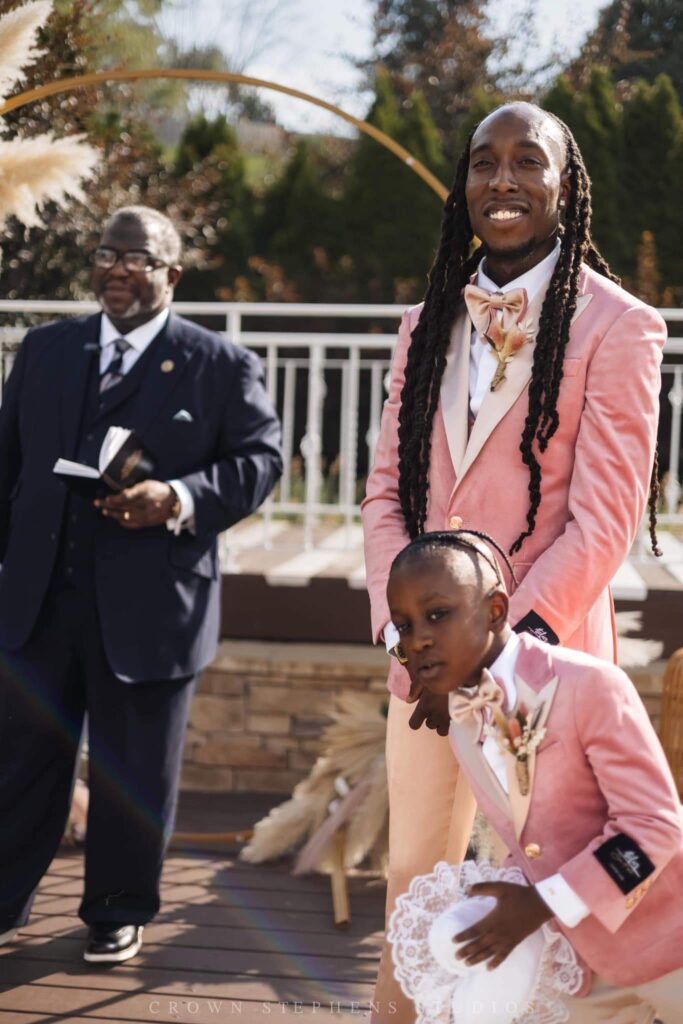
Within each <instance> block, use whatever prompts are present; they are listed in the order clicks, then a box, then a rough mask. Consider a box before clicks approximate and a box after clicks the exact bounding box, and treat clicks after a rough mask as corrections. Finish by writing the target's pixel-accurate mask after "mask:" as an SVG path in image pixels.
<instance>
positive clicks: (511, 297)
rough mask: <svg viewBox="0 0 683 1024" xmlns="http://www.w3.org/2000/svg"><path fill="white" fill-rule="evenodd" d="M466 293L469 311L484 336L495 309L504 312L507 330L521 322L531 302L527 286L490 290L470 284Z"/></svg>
mask: <svg viewBox="0 0 683 1024" xmlns="http://www.w3.org/2000/svg"><path fill="white" fill-rule="evenodd" d="M464 294H465V305H466V306H467V312H468V313H469V314H470V318H471V320H472V323H473V324H474V326H475V327H476V329H477V331H478V332H479V334H480V335H481V336H482V338H483V337H484V335H485V334H486V333H487V332H488V328H489V324H490V323H491V317H492V316H493V311H494V310H500V311H501V312H502V314H503V316H502V327H503V329H504V330H506V331H507V330H509V328H510V327H512V326H513V325H514V324H518V323H519V322H520V320H521V319H522V317H523V316H524V314H525V313H526V310H527V306H528V304H529V302H528V298H527V293H526V288H515V289H513V291H511V292H490V291H488V289H487V288H479V287H478V286H477V285H475V284H468V285H466V286H465V293H464Z"/></svg>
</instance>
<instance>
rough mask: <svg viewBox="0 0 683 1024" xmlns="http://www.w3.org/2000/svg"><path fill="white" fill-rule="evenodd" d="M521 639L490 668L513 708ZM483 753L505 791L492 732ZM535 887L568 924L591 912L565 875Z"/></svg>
mask: <svg viewBox="0 0 683 1024" xmlns="http://www.w3.org/2000/svg"><path fill="white" fill-rule="evenodd" d="M519 648H520V639H519V636H518V635H517V633H511V634H510V637H509V639H508V641H507V643H506V644H505V647H504V648H503V650H502V651H501V653H500V654H499V655H498V657H497V658H496V660H495V661H494V663H493V664H492V665H491V666H490V668H489V672H490V673H491V675H492V676H493V677H494V678H495V679H496V681H497V682H498V683H500V684H502V686H503V688H504V690H505V708H506V710H507V711H510V710H511V709H512V708H514V706H515V704H516V703H517V685H516V683H515V666H516V664H517V656H518V654H519ZM482 753H483V755H484V757H485V758H486V760H487V761H488V763H489V766H490V768H491V770H492V771H493V773H494V775H495V776H496V778H497V779H498V782H499V783H500V786H501V788H502V789H503V790H504V792H505V793H506V794H508V793H509V792H510V791H509V789H508V777H507V768H506V757H505V754H503V752H502V750H501V749H500V747H499V746H498V743H497V742H496V740H495V739H494V737H493V736H487V737H486V738H485V739H484V742H483V743H482ZM536 890H537V892H538V894H539V896H540V897H541V899H542V900H543V902H544V903H547V905H548V906H549V907H550V909H551V910H552V912H553V914H554V915H555V917H556V918H557V919H558V921H561V922H562V924H563V925H565V927H567V928H575V927H576V925H577V924H580V923H581V921H583V919H584V917H587V916H588V914H590V910H589V909H588V907H587V906H586V904H585V903H584V902H583V900H582V899H581V897H580V896H578V895H577V894H576V893H575V892H574V890H573V889H572V888H571V886H570V885H569V884H568V883H567V882H566V881H565V880H564V878H563V877H562V875H560V874H556V875H551V876H550V877H549V878H544V879H543V881H541V882H537V883H536Z"/></svg>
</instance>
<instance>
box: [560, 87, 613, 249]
mask: <svg viewBox="0 0 683 1024" xmlns="http://www.w3.org/2000/svg"><path fill="white" fill-rule="evenodd" d="M542 106H543V107H544V108H545V109H546V110H550V111H551V112H552V113H553V114H556V115H557V116H558V117H560V118H562V120H563V121H564V122H565V123H566V124H567V125H568V126H569V128H570V129H571V131H572V132H573V134H574V136H575V138H576V141H577V142H578V144H579V147H580V149H581V152H582V154H583V158H584V161H585V163H586V167H587V169H588V173H589V174H590V176H591V180H592V186H593V235H594V237H595V239H596V241H597V243H598V245H599V247H600V249H601V250H602V251H603V252H604V254H605V256H606V258H607V259H608V261H610V262H611V263H612V262H613V263H615V265H618V263H619V261H620V260H621V258H622V255H623V253H622V247H623V237H622V227H623V219H624V218H623V210H622V207H621V182H620V172H621V168H622V163H623V162H622V148H623V140H622V124H621V111H620V108H619V104H618V102H617V97H616V94H615V91H614V87H613V86H612V83H611V81H610V78H609V75H608V74H607V72H606V71H605V70H604V69H602V68H596V69H594V70H593V72H592V74H591V76H590V79H589V81H588V83H587V84H586V86H585V87H584V88H583V89H580V90H578V91H576V90H575V89H574V88H573V87H572V85H571V83H570V81H569V79H568V78H567V77H566V76H564V75H561V76H560V77H559V78H558V79H557V80H556V81H555V82H554V84H553V86H552V87H551V89H550V90H549V92H548V93H547V94H546V95H545V97H544V98H543V100H542Z"/></svg>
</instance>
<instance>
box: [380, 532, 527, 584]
mask: <svg viewBox="0 0 683 1024" xmlns="http://www.w3.org/2000/svg"><path fill="white" fill-rule="evenodd" d="M471 537H476V538H477V539H478V540H482V541H484V543H485V544H490V545H491V547H492V548H494V549H495V550H496V551H497V552H498V554H499V555H500V557H501V558H502V559H503V562H504V563H505V567H506V568H507V570H508V572H509V573H510V578H511V579H512V582H513V584H514V585H515V586H517V577H516V576H515V570H514V569H513V568H512V564H511V562H510V560H509V558H508V556H507V555H506V554H505V552H504V551H503V549H502V548H501V547H500V545H499V544H498V543H497V542H496V541H495V540H494V539H493V537H490V536H489V535H488V533H484V532H483V530H434V531H432V532H431V533H421V534H419V535H418V536H417V537H414V538H413V540H411V541H410V543H408V544H407V545H406V546H405V547H404V548H403V550H402V551H399V553H398V555H397V556H396V558H395V559H394V562H393V564H392V567H391V568H392V569H393V568H394V567H398V566H400V565H401V563H402V562H403V560H404V559H405V558H408V557H409V556H410V554H411V553H412V552H418V551H420V550H424V551H428V550H430V549H431V550H437V549H438V548H459V549H460V550H464V551H471V552H473V553H474V554H475V555H478V556H479V557H480V558H483V559H484V561H485V562H486V563H487V565H489V566H490V568H491V569H493V571H494V573H495V576H496V579H497V580H498V582H499V583H502V582H503V580H502V576H501V572H500V566H499V565H498V562H497V561H496V559H495V558H494V557H493V556H489V554H488V553H487V552H486V551H482V549H481V548H480V547H478V545H477V544H474V543H473V542H472V540H470V539H469V538H471Z"/></svg>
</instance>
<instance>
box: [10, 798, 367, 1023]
mask: <svg viewBox="0 0 683 1024" xmlns="http://www.w3.org/2000/svg"><path fill="white" fill-rule="evenodd" d="M280 799H282V798H276V799H275V800H272V799H271V800H270V803H271V804H272V803H274V802H277V801H278V800H280ZM266 802H267V801H266ZM221 804H222V810H221V811H220V813H218V811H217V808H219V807H220V805H221ZM263 809H264V798H263V797H255V798H253V800H251V799H250V798H249V797H248V796H247V795H246V794H241V795H240V797H235V796H224V797H215V796H212V797H211V798H208V797H200V796H199V795H198V794H191V795H188V796H187V798H184V799H183V802H182V804H181V814H180V818H179V827H181V828H183V829H184V830H190V829H195V828H201V829H202V830H203V831H212V830H230V829H232V828H242V827H245V825H247V824H249V823H251V822H253V821H254V820H256V819H257V818H258V817H259V816H260V814H261V813H262V811H263ZM236 852H237V851H236V850H235V849H234V848H233V849H227V848H226V849H225V850H212V851H210V852H208V851H204V852H199V851H198V850H173V851H172V852H171V854H170V855H169V857H168V859H167V862H166V866H165V871H164V880H163V905H162V909H161V913H160V914H159V916H158V917H157V918H156V920H155V921H154V922H153V923H151V924H150V925H148V926H147V928H146V929H145V936H144V938H145V943H144V946H143V949H142V950H141V953H140V955H139V956H138V957H136V958H135V959H134V960H131V961H129V962H128V963H127V964H122V965H119V966H116V967H110V968H96V967H93V966H90V965H86V964H85V963H84V962H83V960H82V958H81V957H82V950H83V943H84V940H85V934H86V930H85V927H84V926H83V924H82V922H81V921H80V919H79V918H78V917H77V909H78V904H79V899H80V893H81V879H82V867H83V865H82V855H81V853H80V852H78V851H73V850H67V849H64V850H62V851H60V854H59V855H58V857H57V858H56V859H55V861H54V862H53V864H52V866H51V868H50V871H49V873H48V875H47V876H46V877H45V879H44V880H43V883H42V885H41V887H40V890H39V892H38V895H37V896H36V901H35V905H34V913H33V915H32V918H31V921H30V922H29V924H28V925H27V926H26V927H25V928H23V929H22V930H21V933H20V935H19V937H18V939H17V941H16V942H15V943H14V944H13V945H12V946H5V947H2V948H0V1024H34V1022H35V1024H38V1022H40V1024H51V1022H53V1021H61V1022H63V1024H75V1022H76V1021H97V1022H99V1024H102V1022H106V1024H123V1022H126V1024H130V1022H136V1021H140V1022H143V1021H144V1022H149V1021H158V1022H163V1024H166V1022H186V1021H193V1022H195V1024H207V1022H216V1024H223V1022H226V1021H234V1022H235V1024H237V1022H238V1021H239V1022H244V1024H255V1022H256V1021H258V1022H259V1024H264V1022H265V1021H266V1020H270V1021H275V1020H282V1019H283V1018H287V1017H291V1018H292V1019H294V1018H296V1020H299V1021H300V1020H305V1021H313V1020H315V1021H323V1020H325V1021H328V1022H335V1024H336V1022H339V1024H342V1022H343V1024H347V1022H350V1021H355V1022H358V1021H359V1019H360V1018H361V1017H365V1019H367V1009H368V1005H369V1002H370V999H371V996H372V984H373V980H374V976H375V973H376V970H377V963H378V958H379V949H380V942H381V935H382V931H381V929H382V927H383V905H384V895H385V890H384V885H383V883H382V882H380V881H379V880H378V879H377V878H374V877H372V876H364V875H360V876H358V877H354V878H352V879H351V880H350V885H349V889H350V896H351V907H352V915H353V920H352V922H351V926H350V927H349V929H348V930H347V931H344V932H341V931H338V930H336V929H335V928H334V925H333V923H332V916H331V900H330V894H329V883H328V880H327V878H324V877H321V876H315V875H313V876H308V877H305V878H293V877H292V876H291V875H290V874H289V865H288V864H282V863H280V864H275V865H262V866H257V867H255V866H250V865H245V864H242V863H241V862H239V861H237V860H236V858H235V854H236Z"/></svg>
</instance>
